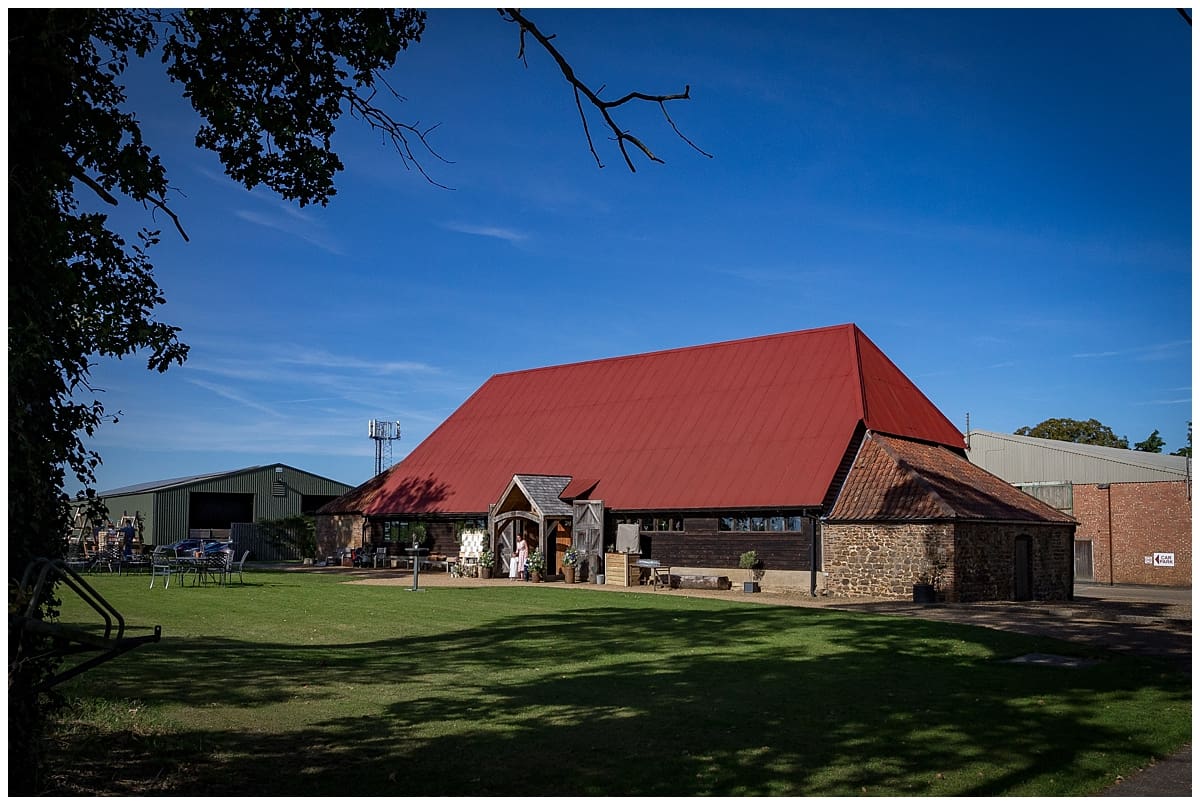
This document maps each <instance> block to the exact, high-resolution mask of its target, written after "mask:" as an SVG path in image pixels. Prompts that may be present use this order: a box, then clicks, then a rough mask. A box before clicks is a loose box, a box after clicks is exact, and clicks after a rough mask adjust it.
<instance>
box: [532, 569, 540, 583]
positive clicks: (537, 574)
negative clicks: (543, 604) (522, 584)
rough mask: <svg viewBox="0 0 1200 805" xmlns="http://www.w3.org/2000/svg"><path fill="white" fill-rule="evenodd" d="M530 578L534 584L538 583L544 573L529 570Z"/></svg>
mask: <svg viewBox="0 0 1200 805" xmlns="http://www.w3.org/2000/svg"><path fill="white" fill-rule="evenodd" d="M529 580H530V581H532V582H533V583H534V584H538V583H540V582H541V580H542V574H541V573H540V572H538V571H536V570H531V571H529Z"/></svg>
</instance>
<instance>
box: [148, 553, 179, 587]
mask: <svg viewBox="0 0 1200 805" xmlns="http://www.w3.org/2000/svg"><path fill="white" fill-rule="evenodd" d="M177 570H178V568H177V567H176V563H175V551H168V550H166V549H165V548H155V549H154V553H152V554H150V589H151V590H153V589H154V580H155V579H156V578H161V579H162V580H163V589H164V590H165V589H167V588H168V587H170V586H171V576H172V574H174V573H175V572H176V571H177Z"/></svg>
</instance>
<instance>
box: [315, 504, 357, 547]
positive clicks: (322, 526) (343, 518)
mask: <svg viewBox="0 0 1200 805" xmlns="http://www.w3.org/2000/svg"><path fill="white" fill-rule="evenodd" d="M362 529H363V517H362V515H360V514H320V515H317V557H318V558H321V557H326V556H335V555H337V552H338V550H339V549H341V548H346V547H350V548H356V547H358V546H360V545H361V544H362V534H363V530H362Z"/></svg>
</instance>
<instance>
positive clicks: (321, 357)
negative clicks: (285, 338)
mask: <svg viewBox="0 0 1200 805" xmlns="http://www.w3.org/2000/svg"><path fill="white" fill-rule="evenodd" d="M279 360H280V362H281V363H288V364H296V365H299V366H318V367H321V368H327V369H341V370H345V371H349V372H368V373H370V374H376V375H392V374H401V373H405V372H417V373H422V374H429V373H436V372H437V371H438V370H437V369H435V368H434V367H432V366H430V365H429V364H426V363H421V362H420V361H375V360H371V359H369V358H354V357H350V356H347V355H334V354H332V353H329V352H325V351H323V350H317V351H309V352H304V351H302V350H289V351H288V353H287V354H286V355H284V356H283V357H281V358H280V359H279Z"/></svg>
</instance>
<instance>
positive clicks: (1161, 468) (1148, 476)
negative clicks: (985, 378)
mask: <svg viewBox="0 0 1200 805" xmlns="http://www.w3.org/2000/svg"><path fill="white" fill-rule="evenodd" d="M969 440H970V445H971V449H970V450H969V451H968V453H967V457H968V458H969V459H971V463H973V464H976V465H978V466H980V467H983V468H984V469H985V470H987V471H988V472H991V473H994V474H996V475H999V476H1000V477H1001V478H1003V479H1004V480H1006V481H1008V482H1009V483H1013V484H1020V483H1039V482H1054V481H1066V482H1070V483H1077V484H1091V483H1120V482H1133V481H1183V480H1187V479H1188V478H1189V477H1190V475H1191V460H1190V459H1189V458H1187V457H1185V456H1169V455H1163V454H1162V453H1144V452H1142V451H1140V450H1124V449H1122V448H1119V447H1101V446H1099V445H1095V444H1079V443H1077V442H1064V441H1059V440H1057V439H1038V438H1035V437H1033V436H1017V435H1015V434H1012V433H993V432H991V431H984V430H973V431H971V433H970V437H969Z"/></svg>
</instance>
